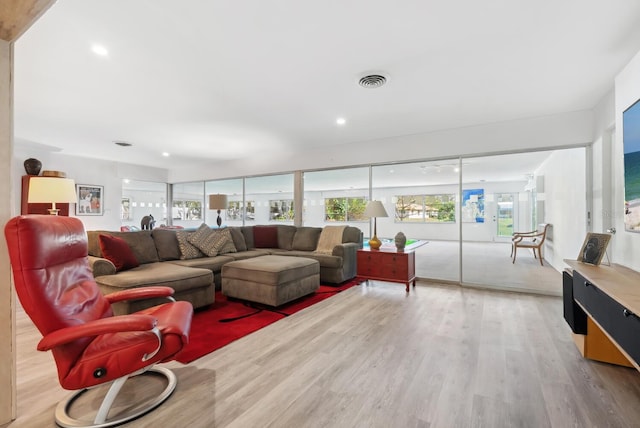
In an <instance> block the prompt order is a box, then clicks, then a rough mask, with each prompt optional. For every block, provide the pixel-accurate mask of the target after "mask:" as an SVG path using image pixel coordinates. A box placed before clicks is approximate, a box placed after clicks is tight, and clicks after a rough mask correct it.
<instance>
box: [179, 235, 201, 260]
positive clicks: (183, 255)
mask: <svg viewBox="0 0 640 428" xmlns="http://www.w3.org/2000/svg"><path fill="white" fill-rule="evenodd" d="M192 233H194V232H188V231H186V230H178V231H176V238H177V239H178V246H179V247H180V260H189V259H197V258H198V257H204V254H203V253H202V251H200V250H199V249H198V247H195V246H194V245H192V244H191V243H190V242H189V240H188V238H189V235H191V234H192Z"/></svg>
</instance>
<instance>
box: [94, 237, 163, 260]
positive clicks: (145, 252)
mask: <svg viewBox="0 0 640 428" xmlns="http://www.w3.org/2000/svg"><path fill="white" fill-rule="evenodd" d="M100 235H109V236H115V237H117V238H121V239H123V240H124V241H125V242H126V243H127V244H128V245H129V247H130V248H131V250H132V251H133V254H135V256H136V259H137V260H138V263H140V264H145V263H154V262H157V261H160V259H159V258H158V251H157V250H156V244H155V243H154V242H153V238H152V237H151V231H150V230H140V231H137V232H111V231H106V230H96V231H89V232H87V238H88V240H89V255H91V256H95V257H104V256H103V255H102V250H101V249H100V242H99V236H100Z"/></svg>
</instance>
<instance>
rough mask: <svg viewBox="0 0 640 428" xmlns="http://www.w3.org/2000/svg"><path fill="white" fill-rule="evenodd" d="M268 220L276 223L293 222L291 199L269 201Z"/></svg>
mask: <svg viewBox="0 0 640 428" xmlns="http://www.w3.org/2000/svg"><path fill="white" fill-rule="evenodd" d="M269 207H270V209H269V213H270V215H269V219H270V220H276V221H290V220H293V199H284V200H276V201H269Z"/></svg>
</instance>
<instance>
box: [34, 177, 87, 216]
mask: <svg viewBox="0 0 640 428" xmlns="http://www.w3.org/2000/svg"><path fill="white" fill-rule="evenodd" d="M27 201H28V202H29V203H30V204H34V203H50V204H51V208H49V214H51V215H58V212H59V211H60V210H59V209H57V208H56V203H69V204H75V203H76V202H78V197H77V195H76V184H75V182H74V181H73V179H71V178H58V177H33V178H32V179H31V180H29V197H28V199H27Z"/></svg>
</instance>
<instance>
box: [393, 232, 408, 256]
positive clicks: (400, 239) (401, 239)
mask: <svg viewBox="0 0 640 428" xmlns="http://www.w3.org/2000/svg"><path fill="white" fill-rule="evenodd" d="M395 241H396V248H397V249H398V251H404V246H405V244H406V243H407V237H406V236H404V233H402V232H398V234H397V235H396V238H395Z"/></svg>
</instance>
